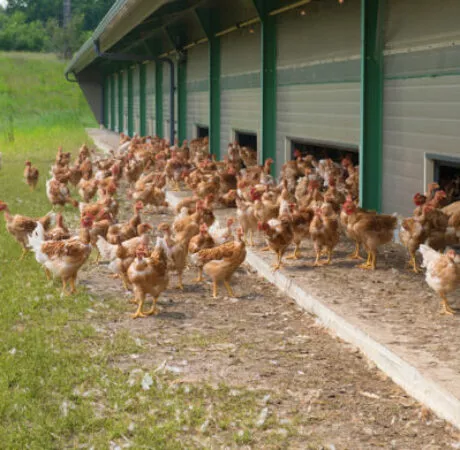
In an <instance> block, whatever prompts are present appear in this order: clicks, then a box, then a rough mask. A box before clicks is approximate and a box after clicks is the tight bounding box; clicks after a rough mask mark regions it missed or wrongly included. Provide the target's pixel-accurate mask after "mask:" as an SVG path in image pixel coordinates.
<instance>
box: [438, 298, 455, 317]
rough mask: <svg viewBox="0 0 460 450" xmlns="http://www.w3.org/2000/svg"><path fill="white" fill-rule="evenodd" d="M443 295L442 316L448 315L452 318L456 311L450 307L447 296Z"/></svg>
mask: <svg viewBox="0 0 460 450" xmlns="http://www.w3.org/2000/svg"><path fill="white" fill-rule="evenodd" d="M440 295H441V300H442V303H441V304H442V311H441V314H448V315H450V316H453V315H454V314H455V311H454V310H453V309H452V308H451V306H450V305H449V302H448V300H447V297H446V296H445V294H440Z"/></svg>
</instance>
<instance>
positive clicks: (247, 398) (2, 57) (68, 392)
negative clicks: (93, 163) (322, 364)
mask: <svg viewBox="0 0 460 450" xmlns="http://www.w3.org/2000/svg"><path fill="white" fill-rule="evenodd" d="M63 69H64V64H63V63H62V62H59V61H57V60H56V59H55V58H53V57H51V56H46V55H23V54H4V53H3V54H0V93H1V94H0V97H1V102H2V103H1V105H0V111H1V113H0V114H3V116H1V119H2V122H0V123H1V124H2V125H1V127H0V129H1V134H0V151H1V152H2V153H3V167H2V169H0V199H1V200H3V201H6V202H7V203H8V204H9V207H10V210H11V212H12V213H13V214H14V213H19V214H25V215H28V216H40V215H43V214H45V213H46V212H47V211H49V209H50V205H49V203H48V200H47V198H46V195H45V189H44V184H45V180H46V177H47V176H48V175H47V174H48V171H49V168H50V165H51V161H52V158H53V155H54V154H55V152H56V149H57V147H58V146H59V145H62V146H63V148H64V150H65V151H73V152H74V154H75V151H76V150H77V148H78V147H79V146H80V145H81V144H82V143H83V142H84V141H86V140H87V137H86V134H85V131H84V127H85V126H95V125H96V124H95V122H94V120H93V119H92V117H91V114H90V112H89V110H88V108H87V106H86V103H85V101H84V100H83V98H82V95H81V94H80V91H79V89H78V87H77V86H76V85H75V84H71V83H68V82H66V81H65V79H64V77H63ZM8 108H9V109H10V111H12V114H13V129H12V130H9V131H13V134H14V141H12V142H10V141H9V139H8V138H9V137H11V135H10V136H8V124H5V121H6V119H7V117H5V111H6V110H7V109H8ZM27 158H29V159H31V160H32V162H33V163H34V164H35V165H37V166H38V168H39V170H40V172H41V179H40V184H39V187H38V189H37V191H36V192H33V193H32V192H30V191H29V189H28V187H27V186H26V185H25V184H24V183H23V181H22V171H23V163H24V160H25V159H27ZM66 214H67V215H68V216H69V215H71V214H74V213H73V212H72V211H71V210H70V209H68V210H67V212H66ZM19 256H20V248H19V245H18V244H17V243H16V242H15V241H14V240H13V239H12V237H11V236H10V235H9V234H8V233H7V232H6V229H5V224H4V219H3V217H0V299H1V314H0V443H1V444H0V447H1V448H2V449H18V448H32V449H54V448H56V449H62V448H91V447H92V448H95V449H104V448H113V447H114V446H115V443H116V444H118V445H121V446H122V444H123V443H126V441H127V438H126V436H129V440H130V442H132V443H134V446H135V448H155V449H160V448H168V449H174V448H177V449H179V448H184V445H186V446H187V447H188V448H193V447H195V446H196V445H193V444H192V441H191V440H190V436H189V434H190V433H189V432H188V431H187V430H188V429H196V428H197V427H199V426H200V425H201V424H203V423H204V422H205V419H206V417H207V416H208V415H209V412H208V410H209V407H210V406H211V405H214V406H213V408H214V409H213V411H214V414H215V415H220V416H221V417H222V424H223V425H222V426H223V427H224V426H225V423H226V420H227V419H225V417H232V420H235V421H239V422H241V423H242V424H245V423H246V422H247V427H246V426H245V429H247V430H248V431H245V432H244V433H242V434H238V435H235V436H234V444H245V443H249V442H250V441H251V434H250V431H249V429H250V428H251V427H253V426H254V420H255V419H254V417H255V414H256V412H255V408H254V405H255V404H256V403H255V402H256V397H260V396H262V395H263V394H261V393H259V394H255V393H252V392H246V393H245V392H243V393H242V395H240V396H239V397H232V396H229V395H228V390H229V389H228V388H227V387H225V386H221V387H219V388H218V389H212V388H209V387H207V386H205V385H201V386H197V387H192V388H187V390H186V389H184V388H182V387H180V386H178V387H177V389H165V386H168V383H169V382H170V381H171V374H163V373H158V374H157V375H156V376H154V377H153V380H152V383H153V384H152V386H151V387H150V389H148V390H142V389H140V382H139V380H138V381H137V382H136V383H135V385H133V384H132V383H130V379H129V376H128V374H126V373H124V372H122V371H121V370H119V369H118V368H117V367H116V366H114V365H113V364H112V361H113V358H116V357H117V356H118V355H129V354H132V353H140V352H142V349H141V348H140V346H139V344H138V343H137V342H136V340H135V339H133V338H131V337H130V336H129V335H127V334H126V333H120V334H116V335H115V336H113V337H112V339H110V340H106V339H104V337H102V336H101V335H100V334H99V333H98V331H97V327H96V326H95V325H92V322H91V321H90V319H89V317H91V318H92V319H93V320H94V318H96V319H97V317H98V316H102V314H103V311H102V312H97V311H95V309H97V308H95V307H94V299H93V298H91V297H90V296H89V295H88V294H87V293H85V291H84V290H83V289H82V290H80V293H79V294H78V295H76V296H74V297H71V298H61V296H60V290H59V284H58V282H54V284H53V282H47V281H46V279H45V277H44V274H43V272H42V270H41V269H40V268H39V266H38V264H37V263H36V262H35V260H34V258H33V256H32V255H28V256H27V257H26V258H25V260H24V261H19V260H18V258H19ZM102 317H103V316H102ZM134 427H135V433H134V432H133V430H134ZM186 443H187V444H186Z"/></svg>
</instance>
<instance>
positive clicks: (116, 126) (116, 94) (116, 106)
mask: <svg viewBox="0 0 460 450" xmlns="http://www.w3.org/2000/svg"><path fill="white" fill-rule="evenodd" d="M118 80H119V78H118V74H117V73H116V74H115V128H114V131H119V126H118V125H119V124H118V122H119V121H118V108H119V105H118V103H119V102H118Z"/></svg>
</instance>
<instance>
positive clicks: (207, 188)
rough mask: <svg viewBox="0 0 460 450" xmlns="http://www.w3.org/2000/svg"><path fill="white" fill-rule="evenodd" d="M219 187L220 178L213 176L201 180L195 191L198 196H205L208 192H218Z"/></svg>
mask: <svg viewBox="0 0 460 450" xmlns="http://www.w3.org/2000/svg"><path fill="white" fill-rule="evenodd" d="M219 189H220V178H219V176H218V175H216V176H214V177H213V178H212V179H211V181H202V182H201V183H199V184H198V186H197V187H196V189H195V193H196V195H197V197H199V198H205V197H206V196H207V195H209V194H215V193H218V192H219Z"/></svg>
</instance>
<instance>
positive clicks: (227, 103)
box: [220, 89, 261, 156]
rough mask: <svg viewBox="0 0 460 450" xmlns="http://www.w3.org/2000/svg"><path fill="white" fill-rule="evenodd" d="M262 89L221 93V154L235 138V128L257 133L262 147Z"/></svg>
mask: <svg viewBox="0 0 460 450" xmlns="http://www.w3.org/2000/svg"><path fill="white" fill-rule="evenodd" d="M260 101H261V99H260V89H238V90H233V89H232V90H228V91H222V93H221V116H220V118H221V129H220V133H221V135H220V142H221V145H220V146H221V155H222V156H224V155H226V152H227V145H228V143H229V142H232V141H233V139H234V130H240V131H250V132H253V133H257V136H258V142H257V144H258V146H259V148H260V139H261V134H260Z"/></svg>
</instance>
